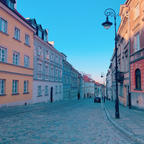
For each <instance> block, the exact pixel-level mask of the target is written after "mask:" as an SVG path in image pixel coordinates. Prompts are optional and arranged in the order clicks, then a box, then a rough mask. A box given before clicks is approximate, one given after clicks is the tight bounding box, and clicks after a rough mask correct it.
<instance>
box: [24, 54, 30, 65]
mask: <svg viewBox="0 0 144 144" xmlns="http://www.w3.org/2000/svg"><path fill="white" fill-rule="evenodd" d="M29 63H30V60H29V56H24V66H25V67H29Z"/></svg>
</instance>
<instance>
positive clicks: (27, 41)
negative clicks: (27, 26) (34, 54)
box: [25, 34, 30, 46]
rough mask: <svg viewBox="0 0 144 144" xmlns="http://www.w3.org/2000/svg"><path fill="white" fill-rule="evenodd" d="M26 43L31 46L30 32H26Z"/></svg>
mask: <svg viewBox="0 0 144 144" xmlns="http://www.w3.org/2000/svg"><path fill="white" fill-rule="evenodd" d="M25 44H26V45H28V46H30V36H29V35H28V34H25Z"/></svg>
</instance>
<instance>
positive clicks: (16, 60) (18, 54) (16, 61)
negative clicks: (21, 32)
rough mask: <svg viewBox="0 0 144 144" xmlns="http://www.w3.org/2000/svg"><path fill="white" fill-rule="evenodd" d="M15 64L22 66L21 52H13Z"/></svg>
mask: <svg viewBox="0 0 144 144" xmlns="http://www.w3.org/2000/svg"><path fill="white" fill-rule="evenodd" d="M16 56H17V57H16ZM14 57H15V59H14ZM13 64H14V65H20V53H19V52H16V51H14V52H13Z"/></svg>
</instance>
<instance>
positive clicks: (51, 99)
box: [50, 87, 53, 103]
mask: <svg viewBox="0 0 144 144" xmlns="http://www.w3.org/2000/svg"><path fill="white" fill-rule="evenodd" d="M50 102H51V103H52V102H53V87H51V91H50Z"/></svg>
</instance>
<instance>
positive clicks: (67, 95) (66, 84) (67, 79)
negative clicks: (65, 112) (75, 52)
mask: <svg viewBox="0 0 144 144" xmlns="http://www.w3.org/2000/svg"><path fill="white" fill-rule="evenodd" d="M64 56H65V55H64ZM71 70H72V65H71V64H70V63H69V62H68V61H67V60H66V56H65V58H64V59H63V99H64V100H70V99H71Z"/></svg>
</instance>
